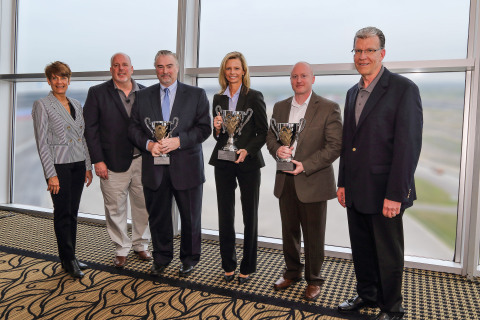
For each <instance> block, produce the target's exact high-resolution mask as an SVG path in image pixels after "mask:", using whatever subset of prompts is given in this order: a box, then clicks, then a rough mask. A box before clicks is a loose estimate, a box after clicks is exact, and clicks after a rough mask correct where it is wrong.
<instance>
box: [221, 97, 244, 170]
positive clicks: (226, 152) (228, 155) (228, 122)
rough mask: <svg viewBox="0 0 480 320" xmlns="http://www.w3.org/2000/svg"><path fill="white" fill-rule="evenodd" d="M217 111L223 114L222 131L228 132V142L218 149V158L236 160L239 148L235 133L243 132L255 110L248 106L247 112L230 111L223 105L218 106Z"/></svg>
mask: <svg viewBox="0 0 480 320" xmlns="http://www.w3.org/2000/svg"><path fill="white" fill-rule="evenodd" d="M215 112H216V113H217V114H218V113H220V115H221V116H222V129H223V131H222V132H223V133H225V131H226V132H227V134H228V140H227V144H226V145H225V146H224V147H223V148H222V149H220V150H218V159H220V160H227V161H236V160H237V157H238V155H237V151H238V148H237V147H236V146H235V144H234V141H235V140H234V136H235V134H238V135H241V134H242V129H243V127H244V126H245V125H246V124H247V122H248V121H249V120H250V118H251V117H252V115H253V110H252V109H250V108H248V109H247V111H246V112H245V111H230V110H223V109H222V107H221V106H216V107H215Z"/></svg>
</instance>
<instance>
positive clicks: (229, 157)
mask: <svg viewBox="0 0 480 320" xmlns="http://www.w3.org/2000/svg"><path fill="white" fill-rule="evenodd" d="M237 158H238V154H237V152H235V151H226V150H218V160H226V161H232V162H235V161H237Z"/></svg>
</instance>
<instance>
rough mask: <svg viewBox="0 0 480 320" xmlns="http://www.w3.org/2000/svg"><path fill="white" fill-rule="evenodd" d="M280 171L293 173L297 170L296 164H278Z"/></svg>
mask: <svg viewBox="0 0 480 320" xmlns="http://www.w3.org/2000/svg"><path fill="white" fill-rule="evenodd" d="M277 170H278V171H293V170H295V164H294V163H293V162H280V161H278V162H277Z"/></svg>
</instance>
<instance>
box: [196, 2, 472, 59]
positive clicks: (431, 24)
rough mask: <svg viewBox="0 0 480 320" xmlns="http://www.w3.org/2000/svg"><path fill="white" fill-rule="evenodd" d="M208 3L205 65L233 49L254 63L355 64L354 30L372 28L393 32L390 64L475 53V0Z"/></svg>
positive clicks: (205, 10)
mask: <svg viewBox="0 0 480 320" xmlns="http://www.w3.org/2000/svg"><path fill="white" fill-rule="evenodd" d="M201 5H202V8H201V19H200V30H201V34H200V51H199V63H200V67H211V66H217V65H218V64H219V62H220V61H222V58H223V56H224V55H225V54H226V53H227V52H230V51H240V52H242V53H243V54H244V55H245V56H246V57H247V61H248V63H249V65H284V64H294V63H295V62H297V61H298V60H305V61H308V62H310V63H343V62H351V61H352V54H351V53H350V51H351V50H352V46H353V37H354V34H355V32H356V31H357V30H359V29H360V28H362V27H366V26H368V25H371V26H376V27H378V28H380V29H382V31H383V32H384V33H385V36H386V49H387V55H386V57H385V61H394V60H397V61H407V60H434V59H462V58H465V57H466V54H467V40H468V39H467V36H468V16H469V5H470V1H467V0H462V1H450V0H439V1H438V0H424V1H415V0H405V1H382V0H367V1H361V2H357V1H349V0H337V1H289V0H269V1H257V0H244V1H222V0H209V1H202V3H201ZM445 21H448V22H449V23H445ZM220 26H225V27H220ZM432 30H434V31H432ZM446 35H447V38H448V41H446Z"/></svg>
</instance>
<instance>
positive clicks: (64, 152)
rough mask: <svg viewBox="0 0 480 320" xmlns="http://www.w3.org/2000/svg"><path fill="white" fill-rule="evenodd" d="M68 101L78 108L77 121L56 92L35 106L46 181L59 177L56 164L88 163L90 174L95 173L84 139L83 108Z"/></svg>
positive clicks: (37, 135)
mask: <svg viewBox="0 0 480 320" xmlns="http://www.w3.org/2000/svg"><path fill="white" fill-rule="evenodd" d="M68 100H69V101H70V103H71V104H72V105H73V107H74V108H75V116H76V119H75V120H74V119H73V117H72V116H71V115H70V114H69V113H68V112H67V110H65V108H64V107H63V105H62V104H61V103H60V101H58V100H57V98H55V96H54V95H53V93H52V92H50V93H49V94H48V96H46V97H45V98H42V99H39V100H37V101H35V102H34V103H33V108H32V118H33V129H34V132H35V141H36V142H37V149H38V154H39V156H40V161H41V162H42V166H43V172H44V174H45V178H46V179H48V178H51V177H54V176H56V175H57V172H56V171H55V166H54V164H60V163H72V162H78V161H83V160H85V164H86V167H87V170H91V169H92V164H91V162H90V156H89V154H88V149H87V144H86V142H85V138H84V136H83V131H84V128H85V122H84V120H83V112H82V105H81V104H80V102H78V101H77V100H75V99H72V98H68Z"/></svg>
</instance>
